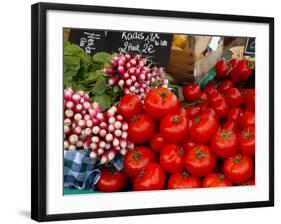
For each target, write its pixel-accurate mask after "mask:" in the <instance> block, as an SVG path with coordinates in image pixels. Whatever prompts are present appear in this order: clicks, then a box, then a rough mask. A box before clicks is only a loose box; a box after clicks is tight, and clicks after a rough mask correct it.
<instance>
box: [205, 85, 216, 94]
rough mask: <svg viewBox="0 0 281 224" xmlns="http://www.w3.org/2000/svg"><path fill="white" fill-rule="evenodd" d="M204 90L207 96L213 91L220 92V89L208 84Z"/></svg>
mask: <svg viewBox="0 0 281 224" xmlns="http://www.w3.org/2000/svg"><path fill="white" fill-rule="evenodd" d="M203 92H204V93H206V94H207V96H209V95H210V94H212V93H219V91H218V90H217V89H216V88H215V87H212V86H207V87H206V88H205V89H203Z"/></svg>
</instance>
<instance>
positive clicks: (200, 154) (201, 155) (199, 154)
mask: <svg viewBox="0 0 281 224" xmlns="http://www.w3.org/2000/svg"><path fill="white" fill-rule="evenodd" d="M195 156H196V158H198V159H201V158H204V157H205V155H204V154H203V153H202V151H201V149H200V148H197V149H196V150H195Z"/></svg>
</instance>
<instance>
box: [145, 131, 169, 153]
mask: <svg viewBox="0 0 281 224" xmlns="http://www.w3.org/2000/svg"><path fill="white" fill-rule="evenodd" d="M149 144H150V147H151V148H152V149H153V150H154V151H155V152H160V151H161V150H162V149H163V147H164V146H165V145H166V141H165V139H164V137H163V136H162V135H161V134H160V133H154V134H153V135H152V137H151V138H150V140H149Z"/></svg>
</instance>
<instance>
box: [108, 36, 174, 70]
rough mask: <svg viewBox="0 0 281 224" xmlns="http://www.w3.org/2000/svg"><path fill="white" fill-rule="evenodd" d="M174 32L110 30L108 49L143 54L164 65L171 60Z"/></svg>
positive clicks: (109, 50)
mask: <svg viewBox="0 0 281 224" xmlns="http://www.w3.org/2000/svg"><path fill="white" fill-rule="evenodd" d="M171 42H172V34H162V33H161V34H160V33H147V32H134V31H124V32H109V33H108V35H107V39H106V51H108V52H121V53H132V54H141V55H143V56H147V57H149V58H150V59H151V60H152V61H153V62H155V63H158V64H160V65H162V66H165V65H167V63H168V60H169V54H170V48H171Z"/></svg>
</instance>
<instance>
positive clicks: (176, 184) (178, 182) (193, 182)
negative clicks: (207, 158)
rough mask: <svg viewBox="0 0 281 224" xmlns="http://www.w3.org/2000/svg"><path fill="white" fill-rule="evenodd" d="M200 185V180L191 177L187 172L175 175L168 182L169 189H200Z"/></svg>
mask: <svg viewBox="0 0 281 224" xmlns="http://www.w3.org/2000/svg"><path fill="white" fill-rule="evenodd" d="M200 185H201V183H200V179H199V178H198V177H192V176H189V174H188V173H187V172H186V171H183V172H180V173H174V174H173V175H172V176H171V177H170V179H169V181H168V189H185V188H198V187H200Z"/></svg>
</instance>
